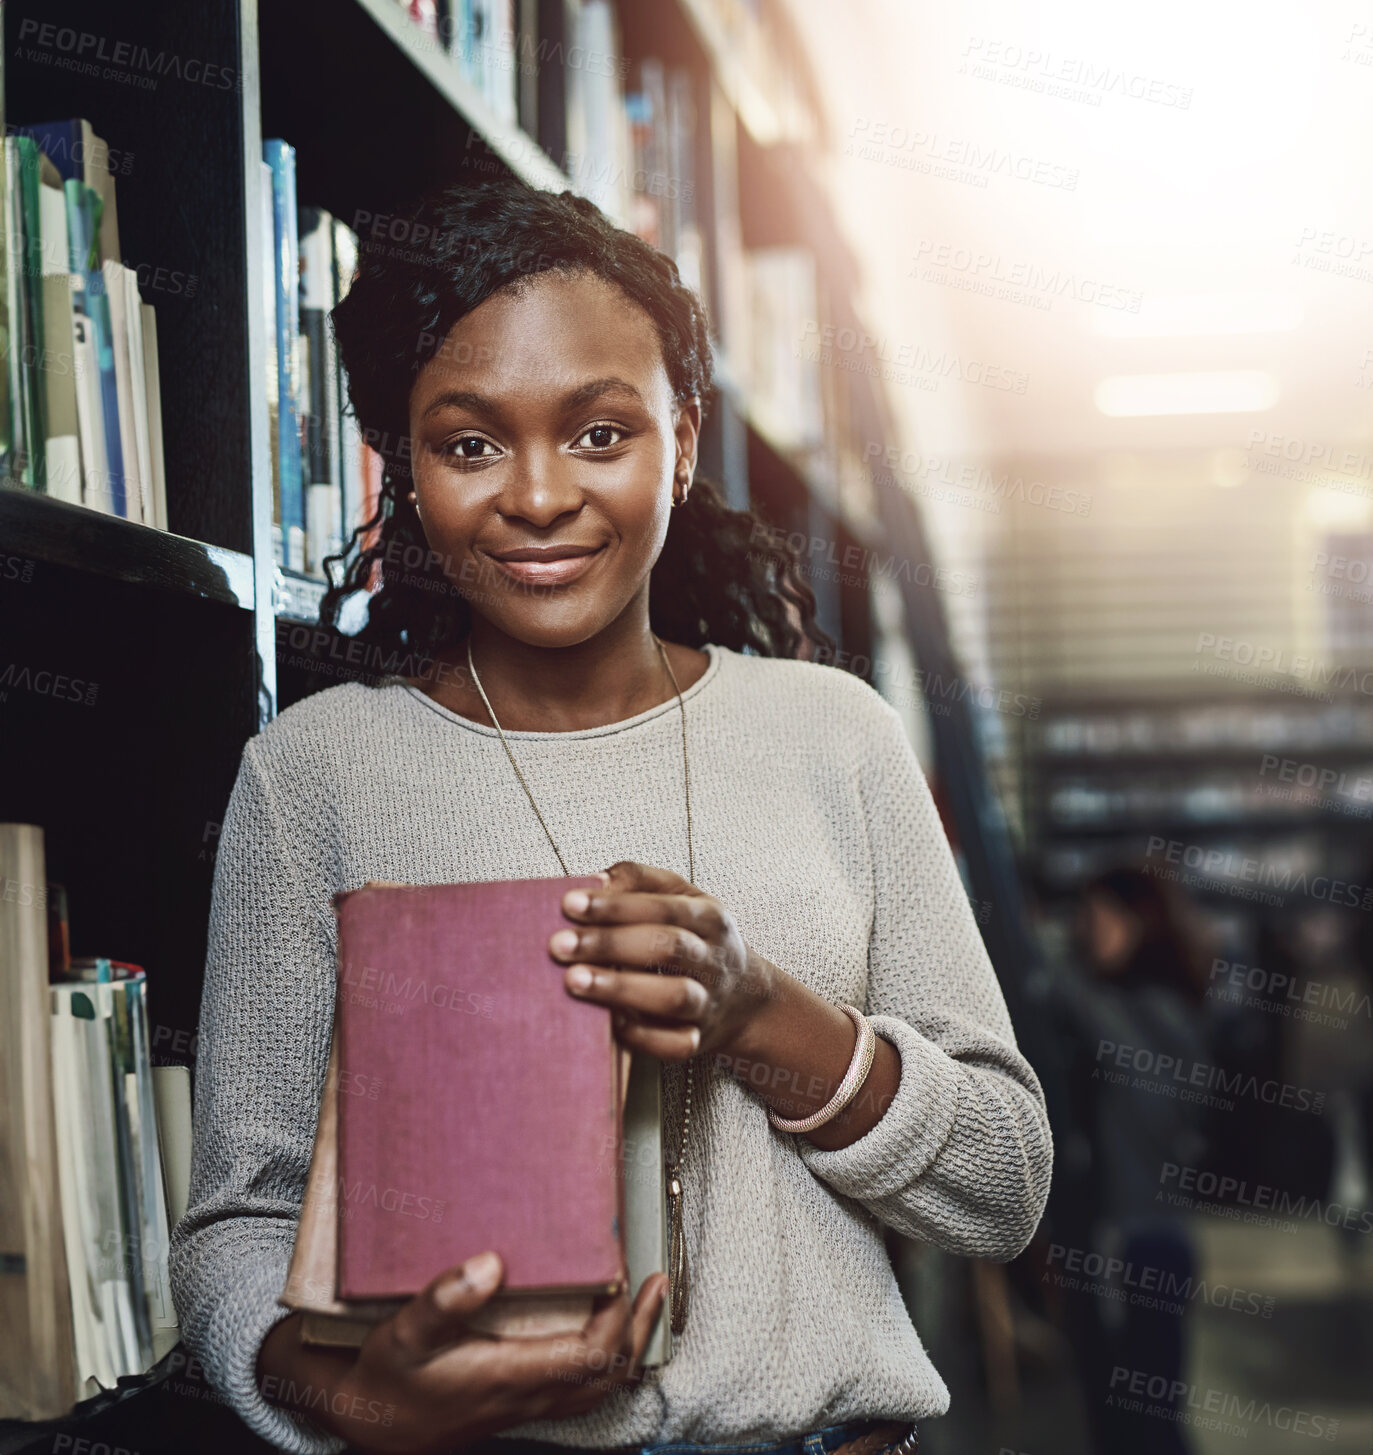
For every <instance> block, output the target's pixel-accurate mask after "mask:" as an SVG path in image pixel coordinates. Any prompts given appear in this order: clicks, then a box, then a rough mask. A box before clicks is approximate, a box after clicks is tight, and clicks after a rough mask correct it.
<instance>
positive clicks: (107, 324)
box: [64, 180, 129, 516]
mask: <svg viewBox="0 0 1373 1455" xmlns="http://www.w3.org/2000/svg"><path fill="white" fill-rule="evenodd" d="M64 191H65V192H66V196H67V233H68V238H69V241H70V245H71V270H72V272H73V273H74V274H75V275H77V282H76V284H75V285H74V287H73V290H72V304H73V307H74V308H75V309H76V311H77V312H79V313H81V314H82V315H84V316H85V317H86V318H87V319H89V320H90V335H91V339H92V342H93V344H94V347H95V366H96V372H97V377H98V380H99V386H100V387H99V398H100V412H101V420H102V423H103V426H104V439H105V470H106V476H105V479H104V480H100V481H92V480H90V479H87V481H86V490H87V495H88V497H89V495H90V493H91V492H92V488H93V487H94V490H95V492H96V493H97V494H99V496H100V497H101V499H102V500H103V501H104V502H105V506H104V508H105V509H107V510H109V511H110V512H111V513H112V514H114V515H122V516H127V515H128V513H129V509H128V502H127V500H126V498H125V491H124V466H123V458H124V457H123V450H122V441H121V436H120V430H119V388H118V384H117V382H116V378H115V362H114V330H113V325H112V323H111V320H110V300H109V298H108V297H107V296H106V294H105V278H104V274H103V272H102V271H101V267H100V247H99V237H100V214H101V211H102V210H103V204H102V203H101V201H100V194H99V193H98V192H96V190H95V189H94V188H93V187H88V186H86V184H85V183H84V182H78V181H75V180H68V182H67V183H66V185H65V187H64Z"/></svg>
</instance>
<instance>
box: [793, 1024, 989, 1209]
mask: <svg viewBox="0 0 1373 1455" xmlns="http://www.w3.org/2000/svg"><path fill="white" fill-rule="evenodd" d="M868 1021H869V1023H870V1024H871V1026H872V1028H873V1031H874V1032H875V1033H876V1034H877V1035H879V1036H881V1037H882V1039H883V1040H884V1041H890V1042H891V1044H892V1045H893V1046H895V1047H896V1049H897V1052H898V1053H899V1055H900V1057H901V1079H900V1081H899V1082H898V1083H897V1088H896V1095H895V1096H894V1097H893V1098H892V1102H891V1105H890V1106H888V1108H887V1109H886V1111H885V1112H884V1113H883V1114H882V1117H881V1119H880V1120H879V1121H878V1122H877V1124H876V1126H874V1127H872V1128H870V1129H869V1130H868V1131H867V1132H866V1133H865V1134H864V1135H863V1136H861V1137H859V1139H858V1140H857V1141H856V1142H850V1143H849V1145H848V1146H847V1147H836V1148H834V1149H832V1150H826V1149H824V1148H822V1147H817V1146H816V1145H815V1143H814V1142H812V1141H810V1140H809V1139H808V1138H806V1137H804V1136H798V1137H797V1138H796V1147H797V1151H798V1152H799V1153H800V1156H801V1160H802V1162H804V1163H805V1165H806V1166H807V1167H808V1168H809V1169H810V1170H811V1171H812V1172H813V1173H815V1175H816V1176H817V1177H819V1178H821V1179H822V1180H823V1181H825V1182H827V1183H828V1184H829V1185H830V1186H831V1187H832V1188H833V1189H834V1190H835V1191H836V1192H839V1193H842V1194H843V1195H844V1196H845V1197H852V1198H854V1199H856V1200H857V1201H859V1202H863V1203H867V1202H872V1201H875V1200H877V1199H880V1198H884V1197H890V1196H891V1195H892V1194H893V1193H897V1192H900V1191H901V1190H902V1189H903V1188H905V1187H907V1186H909V1185H910V1183H912V1182H913V1181H914V1180H915V1179H916V1178H917V1177H919V1176H921V1174H922V1173H924V1172H925V1171H926V1169H927V1168H928V1167H929V1165H930V1164H931V1163H932V1162H933V1161H934V1159H935V1158H936V1157H937V1156H938V1155H939V1152H940V1150H941V1148H942V1147H943V1146H944V1143H945V1142H947V1141H948V1139H949V1134H950V1133H951V1132H952V1131H953V1124H954V1120H955V1118H956V1117H957V1116H958V1098H959V1096H960V1094H961V1093H960V1090H959V1069H958V1066H957V1064H956V1063H955V1062H954V1061H953V1060H951V1059H950V1057H949V1056H947V1055H946V1054H945V1053H944V1052H943V1051H941V1050H940V1049H939V1047H938V1046H936V1045H935V1044H934V1042H933V1041H930V1040H927V1039H926V1038H925V1037H924V1036H922V1035H921V1034H920V1032H919V1031H917V1030H916V1029H915V1028H914V1027H913V1026H910V1025H908V1024H907V1023H906V1022H905V1021H903V1020H897V1019H896V1017H894V1016H889V1015H873V1016H869V1017H868ZM859 1095H860V1096H861V1095H862V1092H860V1093H859Z"/></svg>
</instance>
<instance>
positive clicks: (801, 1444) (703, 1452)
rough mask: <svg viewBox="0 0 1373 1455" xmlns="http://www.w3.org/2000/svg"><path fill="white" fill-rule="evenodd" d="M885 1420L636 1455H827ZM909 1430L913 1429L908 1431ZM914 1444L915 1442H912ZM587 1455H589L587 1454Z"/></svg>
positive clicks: (526, 1444)
mask: <svg viewBox="0 0 1373 1455" xmlns="http://www.w3.org/2000/svg"><path fill="white" fill-rule="evenodd" d="M887 1423H890V1422H889V1421H887V1420H852V1421H850V1422H849V1423H848V1424H843V1425H827V1426H825V1428H824V1429H821V1430H812V1431H811V1432H810V1433H809V1434H806V1435H785V1436H783V1437H782V1438H781V1439H780V1440H750V1441H747V1442H745V1443H744V1444H740V1445H730V1444H725V1445H699V1444H697V1443H695V1442H694V1441H691V1440H673V1441H669V1442H667V1443H666V1444H662V1445H641V1446H639V1447H638V1450H639V1455H829V1452H830V1451H831V1450H835V1449H838V1447H839V1446H840V1445H846V1444H848V1442H849V1441H850V1440H856V1439H857V1438H858V1437H859V1436H860V1435H865V1434H866V1433H867V1432H868V1431H869V1430H870V1429H872V1428H874V1426H876V1425H880V1424H887ZM909 1428H912V1429H913V1427H909ZM901 1438H902V1436H901V1435H897V1436H895V1437H894V1438H893V1439H892V1441H891V1443H890V1444H888V1445H885V1446H883V1447H882V1449H881V1450H880V1451H878V1452H876V1455H885V1452H886V1451H887V1450H890V1449H891V1448H892V1447H893V1446H894V1445H896V1444H898V1443H900V1440H901ZM912 1444H914V1441H912ZM478 1451H480V1455H488V1452H489V1455H573V1452H571V1451H569V1449H568V1447H567V1446H566V1445H555V1444H552V1443H549V1442H547V1441H543V1440H515V1439H509V1440H502V1439H500V1438H498V1437H492V1438H491V1439H490V1440H489V1441H483V1442H482V1444H481V1445H480V1446H479V1447H475V1448H474V1449H473V1450H472V1451H471V1452H469V1455H478ZM587 1455H589V1452H587Z"/></svg>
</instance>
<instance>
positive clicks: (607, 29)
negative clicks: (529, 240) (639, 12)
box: [561, 0, 633, 222]
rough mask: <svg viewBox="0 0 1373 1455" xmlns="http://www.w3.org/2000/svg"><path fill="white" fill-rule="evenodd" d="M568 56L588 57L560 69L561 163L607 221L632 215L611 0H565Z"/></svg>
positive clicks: (619, 52) (617, 36) (627, 140)
mask: <svg viewBox="0 0 1373 1455" xmlns="http://www.w3.org/2000/svg"><path fill="white" fill-rule="evenodd" d="M565 3H566V6H567V14H566V18H565V20H564V33H565V37H566V41H567V51H566V54H567V55H568V56H571V55H572V54H574V53H576V54H578V55H581V56H583V57H585V58H586V60H585V61H584V63H583V64H581V65H575V66H574V65H570V64H568V65H566V66H565V69H564V77H565V90H566V107H567V128H566V131H567V151H566V156H565V157H564V158H562V159H561V160H562V161H563V163H564V170H565V171H566V172H567V174H568V176H569V178H570V179H571V181H572V186H573V187H574V189H575V190H576V191H578V192H580V193H581V194H582V195H583V196H584V197H589V198H590V199H591V201H593V202H594V203H595V204H596V205H597V207H599V208H600V209H601V210H602V211H603V212H604V213H605V214H606V215H607V216H608V217H610V218H613V219H615V220H618V221H620V222H624V221H625V220H626V219H627V218H629V217H630V215H631V212H632V199H633V194H632V189H631V186H630V177H629V173H630V157H631V155H632V144H631V141H630V123H629V117H628V115H627V114H626V111H625V101H624V94H623V91H622V88H621V84H620V78H621V75H622V73H623V70H624V56H623V50H622V47H621V44H620V27H619V22H618V19H617V17H616V14H615V7H614V6H613V5H612V4H611V3H610V0H565Z"/></svg>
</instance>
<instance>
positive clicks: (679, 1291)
mask: <svg viewBox="0 0 1373 1455" xmlns="http://www.w3.org/2000/svg"><path fill="white" fill-rule="evenodd" d="M649 635H650V636H651V637H652V638H653V644H654V645H655V646H656V647H657V648H658V655H659V656H660V657H661V658H662V659H663V666H664V667H666V668H667V675H668V677H669V678H670V679H671V682H672V690H673V691H674V692H675V693H676V694H677V710H678V714H679V715H680V717H681V721H682V781H683V783H684V785H685V788H686V821H687V878H688V879H689V880H690V881H691V883H693V884H694V883H695V882H696V855H695V850H694V848H693V843H692V834H691V767H690V760H689V758H688V756H687V737H686V703H685V702H683V701H682V689H681V688H680V687H679V686H678V685H677V674H676V673H675V672H674V671H673V670H672V663H671V662H670V661H669V660H668V655H667V648H666V647H664V646H663V644H662V642H661V641H660V640H659V639H658V635H657V633H656V632H650V633H649ZM467 670H468V671H469V672H471V674H472V681H473V682H474V683H476V687H477V691H478V692H480V693H481V699H482V702H483V704H485V707H486V711H487V713H488V714H489V715H490V718H491V722H492V724H493V725H494V727H495V729H496V732H497V734H498V735H499V737H500V740H501V746H502V747H503V748H504V749H505V756H506V757H507V758H509V759H510V766H511V767H512V768H513V769H514V770H515V777H516V778H518V779H519V780H520V787H521V788H523V789H524V792H525V797H526V798H528V800H529V806H530V807H531V808H532V809H533V810H534V813H535V816H536V817H537V818H538V820H539V823H540V825H541V826H542V828H543V831H544V834H545V836H546V837H547V839H548V842H549V843H550V844H551V845H552V848H553V852H554V853H555V854H556V855H557V857H558V863H559V864H560V865H561V866H562V871H563V873H564V874H567V875H569V877H570V870H569V869H568V867H567V862H566V861H565V860H564V858H563V856H562V853H561V851H560V850H559V848H558V845H557V843H556V842H555V841H554V838H553V835H552V834H551V833H550V832H549V828H548V825H547V823H545V822H544V816H543V814H541V813H540V812H539V805H538V804H537V803H535V801H534V795H533V793H532V792H530V788H529V784H528V783H527V782H526V781H525V776H524V774H523V773H521V772H520V765H519V764H518V763H517V762H516V761H515V755H514V753H512V752H511V751H510V744H509V743H508V742H507V741H506V738H505V732H504V730H503V729H502V728H501V725H500V722H499V721H498V720H497V718H496V713H495V710H494V709H493V708H492V706H491V699H490V698H489V697H487V695H486V688H485V687H483V686H482V680H481V678H480V677H479V676H478V675H477V667H476V663H475V662H473V660H472V636H471V633H470V632H469V633H468V636H467ZM694 1070H695V1067H694V1065H693V1063H692V1062H691V1061H688V1062H687V1063H686V1085H685V1088H684V1090H683V1095H682V1137H681V1141H680V1143H679V1145H678V1148H677V1157H676V1160H675V1161H673V1162H669V1163H668V1164H667V1169H666V1170H667V1174H668V1179H667V1191H668V1196H669V1197H670V1198H671V1219H670V1221H671V1224H672V1232H671V1238H670V1242H671V1246H670V1249H669V1253H668V1285H669V1287H668V1302H669V1307H670V1314H669V1317H670V1320H671V1328H672V1332H673V1333H674V1334H680V1333H681V1332H682V1330H683V1329H684V1328H685V1327H686V1316H687V1301H688V1282H687V1263H686V1234H685V1232H684V1230H683V1228H682V1176H681V1172H682V1159H683V1158H684V1157H685V1156H686V1145H687V1131H688V1129H689V1128H690V1126H691V1092H692V1082H693V1079H694V1077H693V1073H694Z"/></svg>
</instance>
